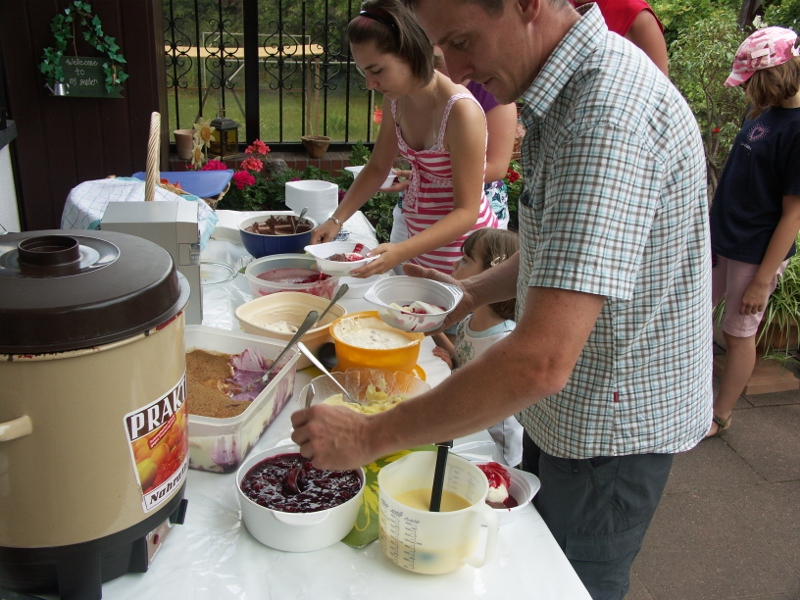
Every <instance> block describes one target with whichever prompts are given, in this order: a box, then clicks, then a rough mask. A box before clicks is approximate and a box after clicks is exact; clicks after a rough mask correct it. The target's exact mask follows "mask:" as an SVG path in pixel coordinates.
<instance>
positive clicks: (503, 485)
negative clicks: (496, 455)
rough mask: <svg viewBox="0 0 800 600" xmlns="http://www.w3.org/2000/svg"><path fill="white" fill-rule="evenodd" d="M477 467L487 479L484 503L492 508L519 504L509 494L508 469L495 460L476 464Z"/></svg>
mask: <svg viewBox="0 0 800 600" xmlns="http://www.w3.org/2000/svg"><path fill="white" fill-rule="evenodd" d="M478 468H479V469H480V470H481V471H483V474H484V475H486V479H488V480H489V493H488V494H486V504H488V505H489V506H491V507H492V508H500V509H508V508H514V507H515V506H518V505H519V502H517V500H516V499H515V498H514V496H512V495H511V493H510V492H509V489H510V488H511V475H510V474H509V472H508V470H507V469H506V468H505V467H504V466H503V465H501V464H500V463H496V462H489V463H486V464H482V465H478Z"/></svg>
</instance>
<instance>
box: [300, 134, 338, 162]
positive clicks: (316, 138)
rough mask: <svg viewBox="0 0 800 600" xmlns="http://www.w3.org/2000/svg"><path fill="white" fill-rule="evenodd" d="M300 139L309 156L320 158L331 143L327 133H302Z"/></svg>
mask: <svg viewBox="0 0 800 600" xmlns="http://www.w3.org/2000/svg"><path fill="white" fill-rule="evenodd" d="M300 139H301V140H302V142H303V147H304V148H305V149H306V152H308V155H309V156H310V157H311V158H322V156H323V155H324V154H325V152H326V151H327V150H328V146H329V145H330V143H331V138H329V137H328V136H327V135H304V136H303V137H301V138H300Z"/></svg>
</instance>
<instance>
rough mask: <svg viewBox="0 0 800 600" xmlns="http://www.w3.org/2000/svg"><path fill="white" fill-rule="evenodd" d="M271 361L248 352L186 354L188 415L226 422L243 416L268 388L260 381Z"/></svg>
mask: <svg viewBox="0 0 800 600" xmlns="http://www.w3.org/2000/svg"><path fill="white" fill-rule="evenodd" d="M271 366H272V361H271V360H269V359H267V358H265V357H264V356H263V355H262V354H261V353H260V352H258V351H257V350H253V349H247V350H245V351H244V352H242V353H240V354H225V353H222V352H212V351H210V350H199V349H195V350H192V351H190V352H187V353H186V391H187V394H186V404H187V406H188V408H189V414H192V415H199V416H203V417H212V418H215V419H227V418H230V417H235V416H236V415H240V414H242V413H243V412H244V411H245V410H247V408H248V407H249V406H250V403H251V402H252V401H253V400H254V399H255V398H256V397H258V395H259V394H260V393H261V392H262V391H263V390H264V388H265V387H266V385H267V384H266V383H263V382H262V381H261V378H262V377H263V375H264V373H266V372H267V370H268V369H269V368H270V367H271Z"/></svg>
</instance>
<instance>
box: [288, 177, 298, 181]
mask: <svg viewBox="0 0 800 600" xmlns="http://www.w3.org/2000/svg"><path fill="white" fill-rule="evenodd" d="M289 181H300V178H299V177H292V178H291V179H290V180H289Z"/></svg>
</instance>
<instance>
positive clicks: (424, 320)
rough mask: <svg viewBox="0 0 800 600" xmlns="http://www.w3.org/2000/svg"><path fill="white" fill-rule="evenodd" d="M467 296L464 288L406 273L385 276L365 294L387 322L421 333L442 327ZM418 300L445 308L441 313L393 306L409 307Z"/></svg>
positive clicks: (398, 327) (393, 325)
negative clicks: (424, 312) (413, 311)
mask: <svg viewBox="0 0 800 600" xmlns="http://www.w3.org/2000/svg"><path fill="white" fill-rule="evenodd" d="M463 297H464V293H463V292H462V291H461V288H458V287H456V286H454V285H449V284H446V283H440V282H438V281H434V280H433V279H422V278H419V277H406V276H395V277H387V278H385V279H381V280H380V281H378V282H377V283H375V284H374V285H373V286H372V287H371V288H370V289H369V290H368V291H367V293H366V294H364V299H365V300H367V301H368V302H371V303H372V304H374V305H375V308H376V309H377V311H378V315H379V316H380V318H381V319H382V320H383V321H384V322H385V323H387V324H388V325H391V326H392V327H397V329H402V330H403V331H416V332H420V333H426V332H428V331H435V330H436V329H439V327H441V326H442V323H443V322H444V320H445V317H447V315H449V314H450V313H451V312H453V309H455V307H456V306H458V303H459V302H461V298H463ZM415 300H421V301H422V302H426V303H428V304H432V305H433V306H438V307H441V308H442V309H444V310H443V312H441V313H437V314H416V313H410V312H406V311H402V310H398V309H396V308H392V307H391V306H390V304H392V303H397V304H399V305H401V306H406V305H409V304H411V303H412V302H414V301H415Z"/></svg>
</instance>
